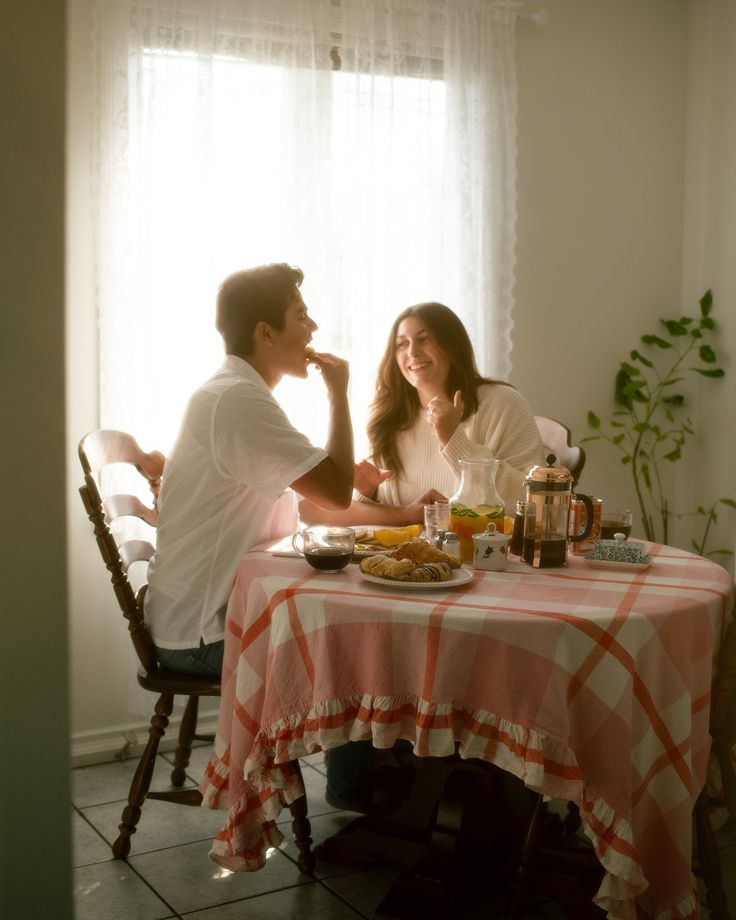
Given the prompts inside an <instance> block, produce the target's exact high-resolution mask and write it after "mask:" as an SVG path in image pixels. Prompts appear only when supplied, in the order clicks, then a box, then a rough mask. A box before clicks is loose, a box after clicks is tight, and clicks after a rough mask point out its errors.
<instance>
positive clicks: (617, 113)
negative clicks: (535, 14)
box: [68, 0, 736, 757]
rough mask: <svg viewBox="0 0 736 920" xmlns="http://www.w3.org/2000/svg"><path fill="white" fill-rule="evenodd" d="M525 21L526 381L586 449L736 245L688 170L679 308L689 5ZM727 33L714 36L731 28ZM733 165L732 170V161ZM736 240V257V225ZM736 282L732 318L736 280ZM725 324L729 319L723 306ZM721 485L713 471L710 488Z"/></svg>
mask: <svg viewBox="0 0 736 920" xmlns="http://www.w3.org/2000/svg"><path fill="white" fill-rule="evenodd" d="M87 2H88V0H70V6H71V11H72V26H73V28H72V47H71V55H70V56H71V58H72V60H74V61H75V62H76V65H75V68H74V71H73V73H72V96H71V98H72V104H71V106H70V116H69V117H70V121H69V124H70V150H72V151H73V156H72V159H71V161H70V185H71V188H72V201H73V204H74V207H73V209H72V225H71V232H70V241H71V249H72V256H73V258H72V266H73V267H72V274H71V276H70V277H71V279H72V283H71V290H72V295H73V296H72V297H71V298H70V311H71V326H70V330H71V331H70V336H69V345H68V355H69V409H68V418H69V421H68V428H69V442H70V447H69V468H70V473H71V476H70V484H69V490H68V491H69V540H70V546H71V547H72V553H71V564H70V565H71V567H70V583H71V600H72V603H71V610H72V613H71V636H70V640H71V663H72V677H71V686H72V724H73V731H74V736H73V739H74V742H75V751H76V752H78V753H80V752H81V753H82V754H85V752H86V753H87V754H88V755H89V756H90V757H93V756H94V755H95V752H96V751H98V750H101V749H107V748H111V747H112V748H114V747H116V746H117V747H119V746H121V745H122V743H123V733H124V731H125V730H126V729H127V728H128V727H129V725H130V723H131V722H135V721H136V720H137V719H138V718H139V717H138V716H137V715H136V713H135V712H132V713H131V709H130V707H129V704H128V696H129V693H128V679H129V672H130V669H131V657H130V652H129V649H128V640H127V638H126V636H125V635H124V625H123V624H122V620H121V618H120V616H119V614H117V612H116V609H115V604H114V600H113V597H112V592H111V590H110V588H109V586H108V584H107V582H106V578H105V575H104V572H103V571H102V569H101V564H100V562H99V560H98V558H97V557H96V550H95V547H94V545H93V542H92V538H91V535H90V532H89V527H88V524H87V522H86V520H85V519H84V516H83V513H82V510H81V505H80V503H79V498H78V496H77V495H76V487H77V485H78V462H77V460H76V456H75V453H74V451H75V449H76V443H77V441H78V440H79V438H80V437H81V435H82V434H84V433H85V432H86V431H87V430H89V429H91V428H93V427H95V426H96V424H97V416H96V397H95V395H94V394H95V387H94V379H95V356H94V333H95V320H94V311H93V279H92V277H91V263H90V255H89V252H90V250H89V235H88V214H89V212H88V188H89V180H88V172H87V170H88V162H87V154H88V150H89V139H88V131H89V105H90V102H89V100H90V94H89V85H88V77H87V71H86V68H87V59H88V54H87V50H86V38H87V35H88V30H89V24H88V21H87V18H86V17H87V7H86V4H87ZM528 6H529V8H534V9H537V8H541V9H546V10H547V11H548V14H549V19H548V22H547V24H546V25H545V26H542V27H538V26H535V25H534V24H533V23H531V22H529V21H526V20H524V21H521V22H520V24H519V29H518V75H519V164H518V165H519V169H518V196H519V199H518V200H519V223H518V246H517V257H518V259H517V285H516V311H515V328H514V336H513V339H514V353H513V362H514V372H513V377H512V380H513V382H514V383H515V384H516V385H517V386H518V387H519V388H520V389H521V391H522V392H523V393H525V394H526V396H527V397H528V398H529V400H530V402H531V403H532V405H533V407H534V409H535V411H536V412H538V413H541V414H547V415H553V416H556V417H558V418H560V419H562V420H564V421H565V422H566V423H567V424H568V425H569V426H570V427H571V428H572V429H573V433H574V436H575V438H576V439H579V438H580V437H582V436H584V435H585V434H587V433H588V429H587V426H586V422H585V419H586V415H587V411H588V409H591V408H592V409H595V410H597V411H598V412H599V414H601V415H607V413H608V410H609V408H612V405H611V394H612V388H613V378H614V374H615V371H616V368H617V365H618V362H619V361H620V360H621V359H622V358H623V357H625V356H626V355H627V354H628V352H629V350H630V349H631V348H632V347H635V345H636V343H637V341H638V337H639V335H641V333H642V332H646V331H651V329H652V328H653V327H654V326H656V323H657V321H658V319H659V317H660V316H662V315H664V314H666V313H668V312H669V311H673V312H674V313H679V312H680V309H681V307H682V306H684V307H688V308H689V307H690V306H691V305H692V303H694V300H695V299H696V297H697V294H698V293H699V292H700V287H703V286H704V283H705V285H706V286H707V285H708V284H713V286H714V287H716V286H717V284H721V283H722V282H721V281H720V280H719V279H720V277H721V276H725V275H726V274H727V272H728V271H729V270H730V269H729V268H728V266H729V265H730V263H729V262H728V260H727V258H726V251H727V240H722V239H721V237H720V236H719V233H720V232H721V227H720V222H719V221H716V220H715V219H714V218H713V217H711V216H710V213H711V212H710V211H709V216H708V218H707V219H706V218H703V217H702V216H701V215H699V214H695V215H692V212H693V211H694V210H697V209H695V208H694V207H693V201H700V195H699V192H698V191H697V188H698V187H699V184H700V183H702V181H703V179H702V177H701V178H700V179H699V180H698V182H696V178H693V174H692V168H691V172H689V173H688V177H689V178H688V185H687V189H688V209H687V210H688V232H687V234H686V237H685V239H686V258H685V265H686V275H687V279H689V280H686V282H685V284H684V289H685V294H686V297H687V299H686V300H685V301H681V293H682V288H683V282H682V278H683V213H684V209H685V188H686V183H685V171H686V166H685V162H686V160H685V151H686V131H687V127H688V121H687V103H688V101H690V102H692V94H691V96H690V97H689V96H688V91H687V73H688V64H687V56H688V36H689V26H690V21H689V15H690V12H689V6H688V3H687V0H647V2H646V3H642V2H641V0H616V2H613V0H540V2H538V3H531V2H530V3H529V4H528ZM703 6H704V7H705V8H706V9H707V8H709V7H711V6H712V7H714V8H717V9H720V10H721V13H720V15H721V17H722V18H727V16H726V13H725V12H724V9H725V7H727V6H729V4H728V3H726V2H725V0H721V2H720V3H717V2H713V3H705V4H703ZM700 7H701V4H700V3H699V2H698V3H694V4H693V13H692V16H693V28H694V31H695V32H698V30H699V29H700V28H701V27H702V21H701V14H700V13H699V12H698V10H699V8H700ZM703 15H706V14H703ZM712 31H714V32H716V33H717V32H718V27H717V26H716V27H715V29H714V30H712ZM698 34H699V33H698ZM722 39H723V36H720V38H719V37H718V36H715V35H711V37H710V38H708V37H707V36H704V37H702V38H698V40H697V41H696V42H695V49H694V53H695V54H696V58H697V57H698V56H700V57H702V58H703V59H706V58H707V55H706V46H707V45H708V43H709V42H713V41H716V40H722ZM731 47H732V48H733V42H732V43H731ZM726 50H727V49H725V48H724V49H723V52H724V58H723V60H724V62H725V61H726V60H727V59H728V58H727V55H726V54H725V52H726ZM731 57H734V55H731ZM723 66H724V67H725V63H724V65H723ZM731 77H732V78H733V74H731ZM699 85H700V86H701V89H700V95H701V96H709V94H710V92H711V87H710V85H709V84H708V81H706V80H705V79H704V78H702V79H700V83H699ZM731 85H734V81H733V79H732V80H731ZM696 95H697V94H696ZM726 116H727V117H728V118H730V133H728V132H726V129H725V128H723V129H719V130H722V131H723V133H724V134H727V135H728V139H729V142H730V143H731V145H733V140H734V137H733V131H734V125H736V117H734V113H733V112H732V111H729V110H728V105H727V101H726V99H725V97H724V99H723V101H722V102H721V104H720V108H719V111H718V118H719V119H720V118H721V117H726ZM714 117H715V116H714ZM696 122H697V120H696ZM691 124H692V122H691ZM692 130H693V129H692V128H691V131H692ZM692 140H693V143H692V144H691V145H690V147H688V159H689V161H693V162H697V161H698V159H699V157H702V155H703V154H702V150H701V148H703V149H707V144H705V145H703V139H702V138H701V137H700V136H698V137H696V138H693V139H692ZM730 154H731V162H733V149H732V148H731V150H730ZM715 156H716V154H715V152H713V153H711V158H712V157H715ZM717 160H718V164H720V169H721V170H722V171H725V164H726V163H727V156H726V152H725V151H719V152H718V157H717ZM709 162H710V160H709ZM709 168H711V167H709ZM696 172H697V170H696ZM698 175H699V174H698ZM708 188H709V190H710V199H709V200H711V202H712V209H713V210H718V208H719V206H720V205H719V201H720V198H719V191H720V189H719V187H718V186H716V187H715V188H714V187H712V184H711V185H708ZM698 221H700V224H703V223H704V222H705V223H708V227H707V233H708V240H709V242H708V243H706V244H703V245H700V244H701V241H702V239H703V236H702V233H701V230H700V224H699V223H698ZM729 226H730V232H731V237H730V240H731V242H732V241H733V232H734V223H733V222H731V223H730V224H729ZM693 239H694V240H696V241H697V244H698V245H696V244H695V243H694V242H693ZM711 240H712V241H713V243H714V245H715V248H716V250H717V251H720V252H722V256H721V257H720V261H719V262H718V263H717V264H710V262H711V261H712V260H713V258H714V255H713V247H712V246H711V242H710V241H711ZM699 245H700V248H698V246H699ZM695 250H697V251H698V252H702V254H703V255H702V258H700V259H699V260H698V265H697V268H691V267H690V261H691V258H692V251H695ZM732 251H733V246H731V252H732ZM732 261H733V260H732ZM719 273H720V274H719ZM723 283H724V284H725V282H723ZM730 283H731V288H730V291H731V303H732V300H733V279H732V278H731V281H730ZM693 292H695V293H693ZM724 293H725V292H724ZM717 296H719V295H718V294H717ZM717 309H718V313H719V315H720V317H721V319H723V318H724V314H725V313H726V312H727V300H726V297H725V296H724V295H721V296H720V299H719V301H718V303H717ZM735 321H736V320H735ZM731 332H733V330H731ZM141 334H145V330H142V333H141ZM730 343H731V344H732V343H733V335H732V334H731V338H730ZM728 385H729V386H730V385H731V384H730V381H729V384H728ZM722 392H723V393H724V395H723V396H722V397H721V403H720V404H718V403H715V402H714V403H713V404H712V405H711V406H709V407H708V414H707V416H705V415H704V416H703V418H704V419H706V418H707V419H708V420H711V419H712V420H713V424H715V423H716V421H715V420H717V419H718V418H725V417H726V416H725V405H724V400H725V398H726V396H725V392H726V390H725V388H724V390H723V391H722ZM731 405H733V401H732V402H731ZM719 412H720V414H719ZM698 421H699V419H696V424H697V422H698ZM709 424H710V421H709ZM698 427H699V428H701V426H700V425H698ZM144 446H147V447H153V446H155V445H144ZM587 449H588V455H589V459H588V465H587V467H586V470H585V471H584V473H583V480H582V483H581V485H582V486H583V487H584V488H585V489H586V490H588V491H590V492H592V493H594V494H596V495H599V496H601V497H604V498H608V499H610V500H612V501H616V502H622V503H626V504H628V505H631V504H632V503H633V497H632V493H631V486H630V484H629V481H628V479H627V476H626V471H625V470H624V469H623V468H622V467H621V466H620V464H619V463H618V460H617V458H616V457H615V456H614V454H613V452H612V451H611V450H610V449H609V448H607V447H606V445H601V444H596V443H593V444H590V445H587ZM732 459H733V457H732V454H731V455H725V454H724V456H723V457H719V458H718V460H717V461H716V462H715V464H714V466H713V469H714V470H716V471H720V472H717V473H714V474H713V475H714V476H716V475H718V476H720V477H721V478H722V479H723V480H724V494H729V489H730V490H731V492H734V491H736V489H734V488H733V487H732V486H729V485H727V484H726V483H725V480H727V479H728V477H729V476H731V475H732V474H731V473H730V469H729V465H730V468H732V467H733V463H732ZM710 462H711V461H710V458H709V463H710ZM710 475H711V474H710V469H709V470H708V473H707V474H705V475H704V476H702V477H699V479H709V478H710Z"/></svg>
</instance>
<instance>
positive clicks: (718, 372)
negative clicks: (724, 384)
mask: <svg viewBox="0 0 736 920" xmlns="http://www.w3.org/2000/svg"><path fill="white" fill-rule="evenodd" d="M693 370H694V371H695V372H696V373H697V374H700V375H701V376H702V377H723V376H724V374H725V373H726V372H725V371H724V370H722V369H721V368H720V367H714V368H713V369H712V370H705V369H704V368H702V367H694V368H693Z"/></svg>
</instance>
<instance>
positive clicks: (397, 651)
mask: <svg viewBox="0 0 736 920" xmlns="http://www.w3.org/2000/svg"><path fill="white" fill-rule="evenodd" d="M650 552H651V553H652V554H654V556H655V560H654V562H653V564H652V565H651V567H650V568H649V569H646V570H644V571H637V572H633V573H631V572H628V571H615V570H614V571H612V570H600V569H592V568H589V567H588V566H587V565H586V564H585V563H584V562H583V561H582V560H581V559H577V558H574V557H573V558H572V559H571V562H570V565H569V566H568V567H566V568H560V569H543V570H533V569H531V568H529V567H528V566H526V565H523V564H521V563H518V564H510V566H509V569H508V570H507V571H505V572H502V573H486V574H483V573H480V572H476V573H475V578H474V580H473V581H472V582H470V583H469V584H467V585H465V586H463V587H460V588H456V589H454V590H446V589H445V590H436V591H431V592H425V591H407V590H402V589H400V588H392V587H384V586H381V585H377V584H374V583H370V582H367V581H365V580H364V579H362V578H361V575H360V573H359V571H358V568H357V566H354V565H351V566H349V567H348V568H347V569H345V570H344V571H343V572H341V573H339V574H336V575H324V574H320V573H317V572H314V571H312V570H311V569H310V568H309V567H308V566H307V565H306V563H305V562H304V561H303V560H301V559H286V558H281V557H274V556H272V555H271V554H270V553H268V552H266V551H265V550H255V551H253V552H251V553H248V554H247V555H246V557H245V558H244V559H243V561H242V563H241V565H240V567H239V570H238V573H237V578H236V581H235V585H234V590H233V593H232V597H231V600H230V604H229V607H228V615H227V626H226V640H225V662H224V669H223V690H222V700H221V706H220V715H219V723H218V731H217V737H216V741H215V749H214V753H213V755H212V758H211V760H210V763H209V765H208V768H207V771H206V774H205V777H204V779H203V780H202V783H201V790H202V793H203V796H204V803H203V804H204V805H205V806H208V807H211V808H223V809H225V808H227V809H228V814H227V821H226V823H225V825H224V826H223V828H222V829H221V831H220V832H219V833H218V835H217V837H216V839H215V841H214V845H213V848H212V851H211V854H210V855H211V857H212V859H213V860H215V862H217V863H218V864H220V865H221V866H224V867H226V868H229V869H234V870H254V869H258V868H260V867H261V866H262V865H263V864H264V861H265V851H266V849H267V848H268V847H269V846H277V845H278V844H279V843H280V842H281V840H282V835H281V832H280V831H279V830H278V829H277V827H276V825H275V820H276V818H277V817H278V815H279V813H280V812H281V809H282V807H283V805H284V804H285V803H287V802H289V801H292V800H293V798H294V797H296V796H298V795H301V794H303V789H302V787H301V784H300V783H299V781H298V779H297V777H296V776H295V774H294V772H293V771H292V770H291V769H290V768H289V766H288V762H289V761H290V760H292V759H295V758H298V757H301V756H303V755H306V754H309V753H311V752H314V751H316V750H320V749H322V750H326V749H328V748H331V747H335V746H337V745H339V744H342V743H344V742H345V741H346V740H348V739H351V740H358V739H365V738H369V739H372V741H373V744H374V745H375V746H377V747H390V746H391V745H393V743H394V742H395V741H396V740H397V739H398V738H404V739H408V740H410V741H411V742H412V743H413V744H414V750H415V753H416V754H418V755H419V756H429V755H431V756H435V757H436V756H443V755H449V754H452V753H453V752H454V751H455V743H456V742H457V743H458V744H459V752H460V755H461V756H462V757H465V758H471V757H474V758H480V759H482V760H485V761H488V762H490V763H494V764H496V765H498V766H500V767H502V768H503V769H505V770H508V771H509V772H511V773H513V774H515V775H516V776H518V777H519V778H520V779H522V780H523V782H524V783H525V784H526V785H527V786H528V787H530V788H531V789H534V790H537V791H539V792H542V793H544V794H546V795H548V796H551V797H554V798H560V799H563V800H571V801H574V802H577V803H578V804H579V806H580V812H581V817H582V820H583V827H584V830H585V832H586V834H587V835H588V836H589V837H590V839H591V840H592V841H593V844H594V846H595V849H596V852H597V855H598V858H599V860H600V861H601V863H602V865H603V866H604V868H605V870H606V874H605V877H604V880H603V883H602V885H601V888H600V890H599V891H598V894H597V895H596V898H595V900H596V903H597V904H598V905H599V906H600V907H602V908H603V909H605V910H607V911H608V914H609V916H611V917H614V918H621V920H633V918H641V917H651V918H657V920H668V918H672V920H679V918H690V917H697V916H698V903H697V897H696V891H695V884H694V879H693V876H692V873H691V868H690V863H691V840H692V830H691V827H692V820H691V814H692V808H693V805H694V802H695V799H696V797H697V795H698V792H699V790H700V789H701V787H702V785H703V782H704V779H705V773H706V762H707V757H708V751H709V744H710V739H709V735H708V711H709V700H710V682H711V674H712V659H713V655H714V650H715V649H716V648H717V646H718V643H719V641H720V637H721V635H722V633H723V630H724V627H725V623H726V619H727V617H728V616H730V614H731V606H732V603H733V592H732V580H731V577H730V576H729V575H728V573H727V572H726V571H725V570H724V569H722V568H720V567H719V566H717V565H715V564H714V563H712V562H709V561H707V560H705V559H703V558H701V557H699V556H694V555H692V554H689V553H686V552H683V551H682V550H675V549H673V548H671V547H661V546H652V547H650Z"/></svg>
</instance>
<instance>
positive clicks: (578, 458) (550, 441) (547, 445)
mask: <svg viewBox="0 0 736 920" xmlns="http://www.w3.org/2000/svg"><path fill="white" fill-rule="evenodd" d="M534 421H535V422H536V423H537V428H538V429H539V435H540V437H541V439H542V444H543V445H544V453H545V456H546V455H547V454H549V453H552V454H554V455H555V457H557V463H558V464H559V465H560V466H565V467H567V469H568V470H570V473H571V474H572V487H573V489H575V487H576V486H577V484H578V480H579V479H580V474H581V473H582V472H583V467H584V466H585V451H584V450H583V448H582V447H579V446H575V445H574V444H573V443H572V441H571V432H570V429H569V428H568V427H567V426H566V425H563V424H562V422H558V421H557V420H556V419H553V418H548V416H546V415H535V416H534Z"/></svg>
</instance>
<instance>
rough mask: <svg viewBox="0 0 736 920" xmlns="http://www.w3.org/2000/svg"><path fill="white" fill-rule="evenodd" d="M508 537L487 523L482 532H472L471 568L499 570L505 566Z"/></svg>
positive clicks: (487, 570) (489, 570) (486, 570)
mask: <svg viewBox="0 0 736 920" xmlns="http://www.w3.org/2000/svg"><path fill="white" fill-rule="evenodd" d="M508 549H509V537H508V536H507V535H506V534H503V533H498V532H497V531H496V525H495V524H492V523H491V524H489V525H488V527H487V528H486V529H485V531H483V533H475V534H473V568H476V569H480V570H481V571H482V572H501V571H503V570H504V569H505V568H506V556H507V553H508Z"/></svg>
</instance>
